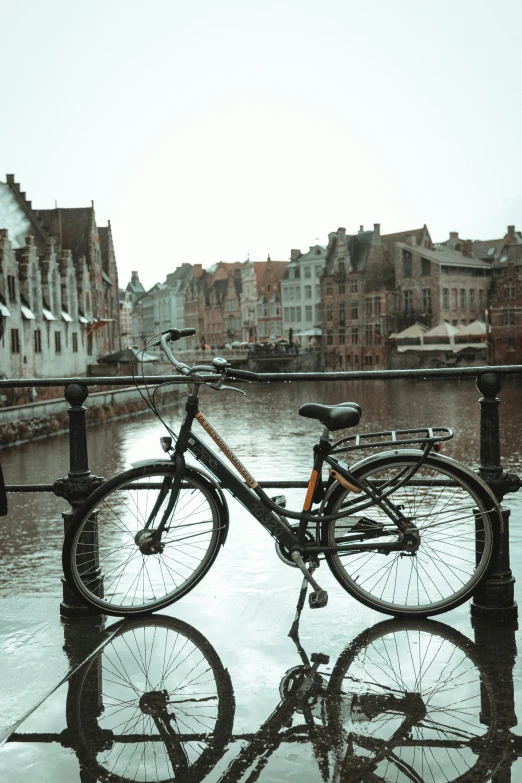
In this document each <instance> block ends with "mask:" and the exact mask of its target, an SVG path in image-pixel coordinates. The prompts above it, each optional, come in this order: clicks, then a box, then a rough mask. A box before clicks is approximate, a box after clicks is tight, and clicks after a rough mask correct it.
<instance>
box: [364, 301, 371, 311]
mask: <svg viewBox="0 0 522 783" xmlns="http://www.w3.org/2000/svg"><path fill="white" fill-rule="evenodd" d="M364 310H365V313H366V315H371V314H372V300H371V299H365V300H364Z"/></svg>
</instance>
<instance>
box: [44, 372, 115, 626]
mask: <svg viewBox="0 0 522 783" xmlns="http://www.w3.org/2000/svg"><path fill="white" fill-rule="evenodd" d="M88 394H89V389H88V387H87V386H85V385H84V384H81V383H70V384H69V385H68V386H66V387H65V399H66V400H67V402H68V403H69V405H70V407H69V409H68V411H67V412H68V414H69V455H70V469H69V473H68V475H67V476H66V477H65V478H62V479H57V481H55V482H54V485H53V491H54V493H55V495H59V496H61V497H64V498H65V499H66V500H67V501H68V502H69V503H70V504H71V506H72V511H64V512H63V514H62V516H63V519H64V532H65V533H66V532H67V530H68V527H69V525H70V523H71V520H72V517H73V516H74V513H75V511H76V510H77V509H78V507H79V506H80V505H81V504H82V503H83V501H84V500H85V499H86V498H87V497H88V495H90V493H91V492H92V491H93V490H94V489H95V488H96V487H97V486H98V485H99V484H100V483H101V482H102V481H103V479H102V478H100V477H99V476H93V475H92V474H91V472H90V470H89V458H88V453H87V428H86V422H85V412H86V410H87V408H86V407H85V406H84V404H83V403H84V402H85V400H86V399H87V396H88ZM93 521H94V522H95V523H96V520H93ZM93 527H94V532H93V534H92V536H91V538H93V539H94V540H93V541H91V542H90V543H97V529H96V524H95V525H94V526H93ZM96 566H97V563H95V567H96ZM100 584H101V576H100ZM62 585H63V601H62V603H61V604H60V614H61V615H62V617H70V618H73V617H84V616H85V615H87V614H90V610H89V608H88V607H87V606H86V605H85V604H84V603H83V602H82V601H81V600H80V599H79V598H78V597H77V596H76V595H75V594H74V593H73V592H72V590H71V589H70V588H69V585H68V584H67V582H66V581H65V579H63V578H62Z"/></svg>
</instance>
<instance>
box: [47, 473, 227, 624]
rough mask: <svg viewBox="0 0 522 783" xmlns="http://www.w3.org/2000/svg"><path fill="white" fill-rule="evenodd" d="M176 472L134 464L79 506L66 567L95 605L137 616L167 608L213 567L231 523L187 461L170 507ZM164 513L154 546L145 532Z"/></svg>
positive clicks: (110, 612)
mask: <svg viewBox="0 0 522 783" xmlns="http://www.w3.org/2000/svg"><path fill="white" fill-rule="evenodd" d="M173 478H174V466H172V468H171V467H170V466H168V465H166V466H164V467H158V466H157V465H151V466H146V467H140V468H134V469H133V470H128V471H126V472H125V473H121V474H120V475H119V476H116V477H114V478H113V479H111V480H110V481H107V482H106V483H105V484H103V485H102V486H101V487H99V488H98V489H97V490H96V491H95V492H93V494H92V495H91V496H90V497H89V498H88V499H87V500H86V502H85V503H84V504H83V505H82V506H81V507H80V508H79V509H78V511H77V513H76V515H75V517H74V519H73V521H72V523H71V526H70V527H69V530H68V531H67V535H66V537H65V541H64V547H63V557H62V562H63V570H64V574H65V578H66V580H67V582H68V583H69V585H70V586H71V588H72V589H73V590H74V592H75V593H76V594H77V595H78V596H79V597H80V598H81V599H82V600H83V601H85V602H86V603H87V604H88V605H89V606H90V607H91V608H92V609H93V610H95V611H97V612H102V613H104V614H108V615H115V616H128V615H134V616H136V615H140V614H145V613H148V612H152V611H156V610H157V609H162V608H164V607H166V606H168V605H169V604H171V603H173V602H174V601H177V600H178V599H179V598H181V597H182V596H183V595H185V594H186V593H188V592H189V590H192V588H193V587H195V586H196V585H197V583H198V582H199V581H200V580H201V579H202V578H203V577H204V575H205V574H206V573H207V571H208V570H209V568H210V567H211V565H212V563H213V562H214V560H215V558H216V556H217V553H218V551H219V547H220V545H221V544H222V543H224V540H225V537H226V528H227V521H226V520H224V519H223V518H222V514H221V513H220V507H219V506H218V503H217V502H216V499H215V490H214V489H213V487H212V485H211V484H210V482H206V481H205V479H204V477H202V476H200V475H199V474H197V473H196V472H195V471H191V470H190V468H187V469H186V472H185V475H184V477H183V482H182V486H181V489H180V492H179V495H178V497H177V500H176V502H175V504H174V506H173V508H172V509H170V508H169V501H170V488H171V487H172V482H173ZM164 515H166V516H167V523H166V527H165V528H164V532H163V535H162V538H161V548H160V551H157V552H153V551H150V548H148V547H147V545H146V541H145V543H144V538H145V539H146V538H147V536H148V533H149V532H150V533H153V531H154V529H155V527H157V526H158V525H159V523H160V522H161V520H162V518H163V516H164ZM151 519H152V522H150V521H151ZM149 522H150V526H147V525H148V523H149Z"/></svg>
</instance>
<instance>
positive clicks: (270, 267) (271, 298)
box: [254, 256, 288, 343]
mask: <svg viewBox="0 0 522 783" xmlns="http://www.w3.org/2000/svg"><path fill="white" fill-rule="evenodd" d="M287 265H288V261H272V259H271V258H270V256H268V257H267V259H266V261H254V266H255V270H256V284H257V303H256V310H257V340H258V342H261V343H263V342H268V340H269V339H270V338H275V339H277V338H278V337H281V336H283V311H282V306H281V281H282V279H283V275H284V272H285V269H286V267H287Z"/></svg>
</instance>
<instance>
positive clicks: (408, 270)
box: [402, 250, 413, 277]
mask: <svg viewBox="0 0 522 783" xmlns="http://www.w3.org/2000/svg"><path fill="white" fill-rule="evenodd" d="M412 266H413V265H412V257H411V253H410V251H409V250H403V251H402V274H403V277H411V274H412Z"/></svg>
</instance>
